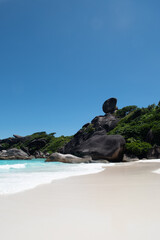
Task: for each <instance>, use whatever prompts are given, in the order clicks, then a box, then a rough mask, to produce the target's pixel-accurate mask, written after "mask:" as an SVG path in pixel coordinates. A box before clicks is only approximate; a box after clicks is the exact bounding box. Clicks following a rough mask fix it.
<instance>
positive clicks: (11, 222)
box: [0, 162, 160, 240]
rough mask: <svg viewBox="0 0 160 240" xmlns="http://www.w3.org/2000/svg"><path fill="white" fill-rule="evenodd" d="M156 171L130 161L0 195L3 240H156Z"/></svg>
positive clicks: (159, 184)
mask: <svg viewBox="0 0 160 240" xmlns="http://www.w3.org/2000/svg"><path fill="white" fill-rule="evenodd" d="M159 168H160V163H157V162H144V163H143V162H132V163H125V164H124V163H123V164H120V165H119V166H117V165H116V166H112V167H107V168H106V169H105V170H104V171H103V172H101V173H97V174H91V175H85V176H79V177H71V178H68V179H63V180H57V181H53V182H52V183H51V184H46V185H42V186H39V187H37V188H35V189H33V190H28V191H25V192H22V193H18V194H13V195H4V196H0V238H1V239H2V240H11V239H12V240H28V239H30V240H53V239H55V240H82V239H84V240H91V239H92V240H99V239H100V240H106V239H109V240H151V239H154V240H159V239H160V174H157V173H153V171H155V170H157V169H159Z"/></svg>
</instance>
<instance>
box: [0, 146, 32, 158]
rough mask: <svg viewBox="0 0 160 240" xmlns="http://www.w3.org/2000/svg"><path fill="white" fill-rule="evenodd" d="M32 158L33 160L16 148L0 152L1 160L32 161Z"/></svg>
mask: <svg viewBox="0 0 160 240" xmlns="http://www.w3.org/2000/svg"><path fill="white" fill-rule="evenodd" d="M32 158H33V157H32V156H29V155H28V154H27V153H26V152H24V151H22V150H21V149H17V148H12V149H8V150H2V151H0V159H1V160H14V159H32Z"/></svg>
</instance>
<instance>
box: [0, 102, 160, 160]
mask: <svg viewBox="0 0 160 240" xmlns="http://www.w3.org/2000/svg"><path fill="white" fill-rule="evenodd" d="M102 109H103V111H104V115H102V116H96V117H95V118H94V119H93V120H92V121H91V122H90V123H86V124H85V125H84V126H83V127H82V128H81V129H80V130H79V131H78V132H77V133H76V134H75V135H74V136H61V137H55V133H51V134H47V133H46V132H37V133H34V134H32V135H28V136H25V137H22V136H18V135H13V137H10V138H6V139H2V140H0V159H1V160H2V159H7V160H8V159H11V160H12V159H32V158H47V160H46V161H61V162H68V163H79V162H88V163H89V162H108V161H109V162H122V161H132V160H138V159H143V158H145V159H152V158H153V159H154V158H160V102H159V103H158V105H155V104H152V105H149V106H148V107H146V108H138V107H137V106H135V105H132V106H127V107H124V108H122V109H118V108H117V99H116V98H110V99H108V100H106V101H105V102H104V104H103V106H102Z"/></svg>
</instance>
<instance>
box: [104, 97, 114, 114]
mask: <svg viewBox="0 0 160 240" xmlns="http://www.w3.org/2000/svg"><path fill="white" fill-rule="evenodd" d="M116 104H117V99H116V98H109V99H108V100H106V101H105V102H104V103H103V106H102V109H103V112H104V113H106V114H107V113H113V112H114V111H115V110H116V109H117V106H116Z"/></svg>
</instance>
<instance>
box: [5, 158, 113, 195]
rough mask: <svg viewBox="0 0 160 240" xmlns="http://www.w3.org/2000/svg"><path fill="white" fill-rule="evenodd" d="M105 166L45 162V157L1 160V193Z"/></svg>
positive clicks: (14, 191)
mask: <svg viewBox="0 0 160 240" xmlns="http://www.w3.org/2000/svg"><path fill="white" fill-rule="evenodd" d="M108 165H109V166H112V165H114V164H108ZM104 166H106V164H103V163H92V164H85V163H82V164H66V163H58V162H55V163H54V162H47V163H45V161H44V159H34V160H10V161H9V160H0V194H1V195H4V194H14V193H18V192H22V191H25V190H28V189H32V188H35V187H36V186H38V185H41V184H46V183H50V182H52V181H53V180H58V179H63V178H67V177H71V176H78V175H85V174H93V173H98V172H101V171H103V170H104V168H103V167H104Z"/></svg>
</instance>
